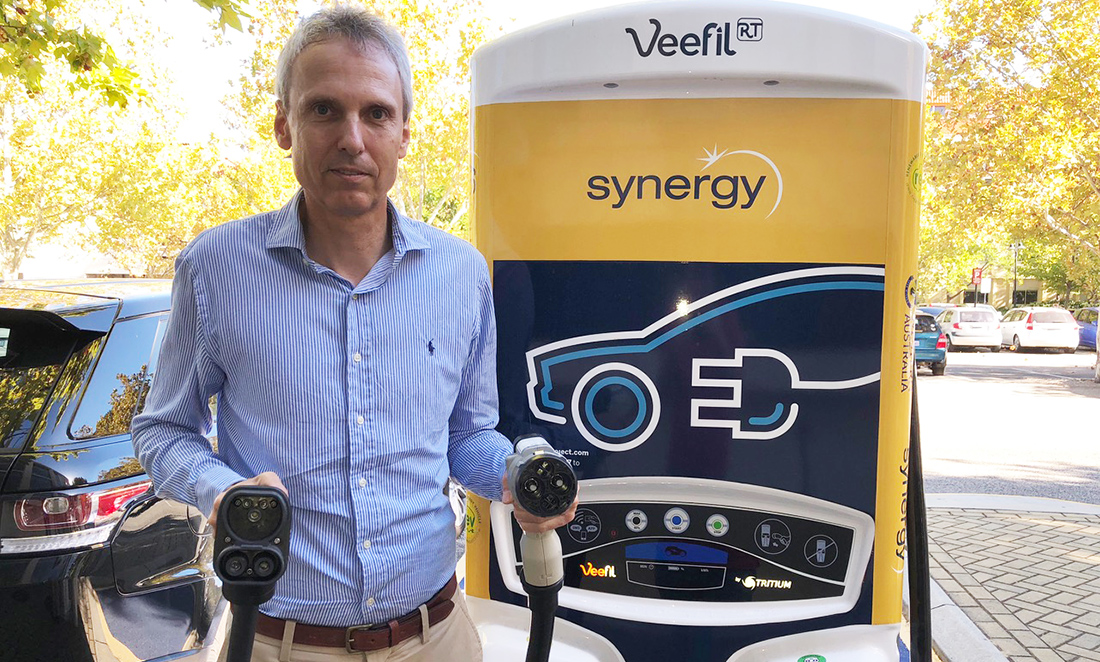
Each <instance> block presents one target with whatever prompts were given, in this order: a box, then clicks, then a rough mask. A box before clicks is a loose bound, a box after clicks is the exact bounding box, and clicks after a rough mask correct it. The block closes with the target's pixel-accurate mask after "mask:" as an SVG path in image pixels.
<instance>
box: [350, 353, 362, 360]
mask: <svg viewBox="0 0 1100 662" xmlns="http://www.w3.org/2000/svg"><path fill="white" fill-rule="evenodd" d="M351 360H352V361H355V362H356V363H359V362H360V361H362V360H363V355H362V354H360V353H359V352H356V353H354V354H352V355H351Z"/></svg>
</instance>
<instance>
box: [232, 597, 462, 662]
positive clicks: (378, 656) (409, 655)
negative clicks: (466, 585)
mask: <svg viewBox="0 0 1100 662" xmlns="http://www.w3.org/2000/svg"><path fill="white" fill-rule="evenodd" d="M453 600H454V603H455V608H454V611H452V612H451V615H450V616H448V617H447V618H446V619H445V620H444V621H443V622H442V623H438V624H436V625H435V626H433V627H432V628H431V629H430V630H429V631H428V636H427V638H426V639H427V640H426V641H425V640H424V639H425V637H424V636H423V635H421V636H418V637H412V638H410V639H406V640H405V641H403V642H401V643H399V644H397V645H396V646H393V647H391V648H383V649H382V650H377V651H371V652H369V653H350V654H349V653H348V652H347V651H344V650H343V649H340V648H322V647H319V646H306V645H304V644H295V643H293V635H289V636H284V637H283V640H282V641H280V640H278V639H272V638H271V637H265V636H263V635H262V634H258V635H256V639H255V643H253V644H252V659H251V662H481V637H480V636H479V635H478V633H477V628H476V627H474V622H473V620H471V619H470V612H469V610H468V609H467V608H466V596H465V595H463V594H462V592H461V591H459V592H457V593H455V596H454V598H453ZM229 625H230V626H232V623H230V624H229ZM287 629H288V630H289V629H290V628H287ZM228 632H229V631H228V630H226V633H227V636H226V643H225V645H224V646H222V650H221V654H220V655H219V656H218V661H219V662H226V657H227V655H228V651H229V643H228V641H229V637H228Z"/></svg>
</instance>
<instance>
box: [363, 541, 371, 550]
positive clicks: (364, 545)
mask: <svg viewBox="0 0 1100 662" xmlns="http://www.w3.org/2000/svg"><path fill="white" fill-rule="evenodd" d="M363 549H370V541H369V540H364V541H363Z"/></svg>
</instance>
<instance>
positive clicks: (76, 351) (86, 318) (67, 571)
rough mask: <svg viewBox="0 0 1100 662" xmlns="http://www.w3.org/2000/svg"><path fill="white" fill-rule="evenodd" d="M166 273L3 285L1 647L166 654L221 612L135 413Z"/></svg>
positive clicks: (188, 521) (175, 652)
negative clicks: (152, 277) (143, 454)
mask: <svg viewBox="0 0 1100 662" xmlns="http://www.w3.org/2000/svg"><path fill="white" fill-rule="evenodd" d="M170 294H171V283H170V282H169V281H145V280H105V281H104V280H101V281H80V282H49V283H30V282H28V283H23V284H17V285H11V284H8V283H4V284H0V615H2V616H0V660H2V661H4V662H7V661H9V660H10V661H12V662H37V661H39V660H42V661H46V660H48V661H50V662H55V661H64V662H84V661H88V662H91V661H92V660H95V661H96V662H104V661H107V660H120V661H121V660H135V659H137V660H169V659H172V660H174V659H178V658H181V657H188V656H190V655H191V654H194V653H200V652H203V651H204V650H205V649H204V647H208V646H209V643H210V639H212V638H213V637H212V636H208V635H212V634H213V629H214V628H213V627H212V624H213V623H215V622H220V620H221V616H222V612H223V611H224V605H225V603H224V601H222V600H221V590H220V588H219V585H218V584H217V582H216V580H215V577H214V575H213V569H212V565H211V554H212V551H213V541H212V540H211V538H210V536H209V534H208V533H205V530H206V529H207V526H206V519H205V518H204V517H203V516H202V514H201V513H199V512H198V511H197V510H196V509H194V508H191V507H189V506H186V505H183V504H180V503H177V502H174V501H168V500H164V499H160V498H157V497H156V496H154V495H153V490H152V488H151V484H150V481H149V478H148V476H146V475H145V472H144V471H143V470H142V468H141V465H140V464H139V463H138V461H137V459H136V458H135V457H134V450H133V446H132V445H131V443H130V420H131V419H132V418H133V416H134V414H135V413H136V412H138V411H140V410H141V408H142V406H143V404H144V401H145V396H146V394H147V393H148V391H149V385H150V383H151V381H152V376H153V371H154V370H155V369H156V362H157V355H158V352H159V349H160V342H161V339H162V337H163V334H164V327H165V324H166V321H167V317H168V308H169V303H170V298H171V297H170Z"/></svg>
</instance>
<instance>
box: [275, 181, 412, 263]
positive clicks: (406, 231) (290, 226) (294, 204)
mask: <svg viewBox="0 0 1100 662" xmlns="http://www.w3.org/2000/svg"><path fill="white" fill-rule="evenodd" d="M304 195H305V192H304V191H302V189H298V192H297V193H295V194H294V197H292V198H291V199H290V201H289V202H287V203H286V204H285V205H283V207H282V208H281V209H278V210H276V211H275V216H274V218H273V219H272V222H271V228H270V229H269V230H268V232H267V247H268V248H296V249H298V250H299V251H300V252H301V253H302V255H305V252H306V237H305V233H303V232H302V219H301V216H300V215H299V213H298V208H299V205H300V204H301V202H302V197H303V196H304ZM386 213H387V214H388V216H389V219H390V221H391V222H390V227H391V228H392V229H391V232H392V233H393V237H392V239H393V252H394V257H395V258H396V259H398V260H399V259H401V257H402V256H403V255H404V254H405V253H407V252H408V251H417V250H428V248H429V244H428V238H427V237H425V236H424V228H423V227H422V226H423V224H422V223H418V222H417V221H414V220H412V219H411V218H409V217H408V216H405V215H404V214H402V213H400V212H399V211H397V208H396V207H394V206H393V202H392V201H390V200H388V199H387V200H386Z"/></svg>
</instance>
